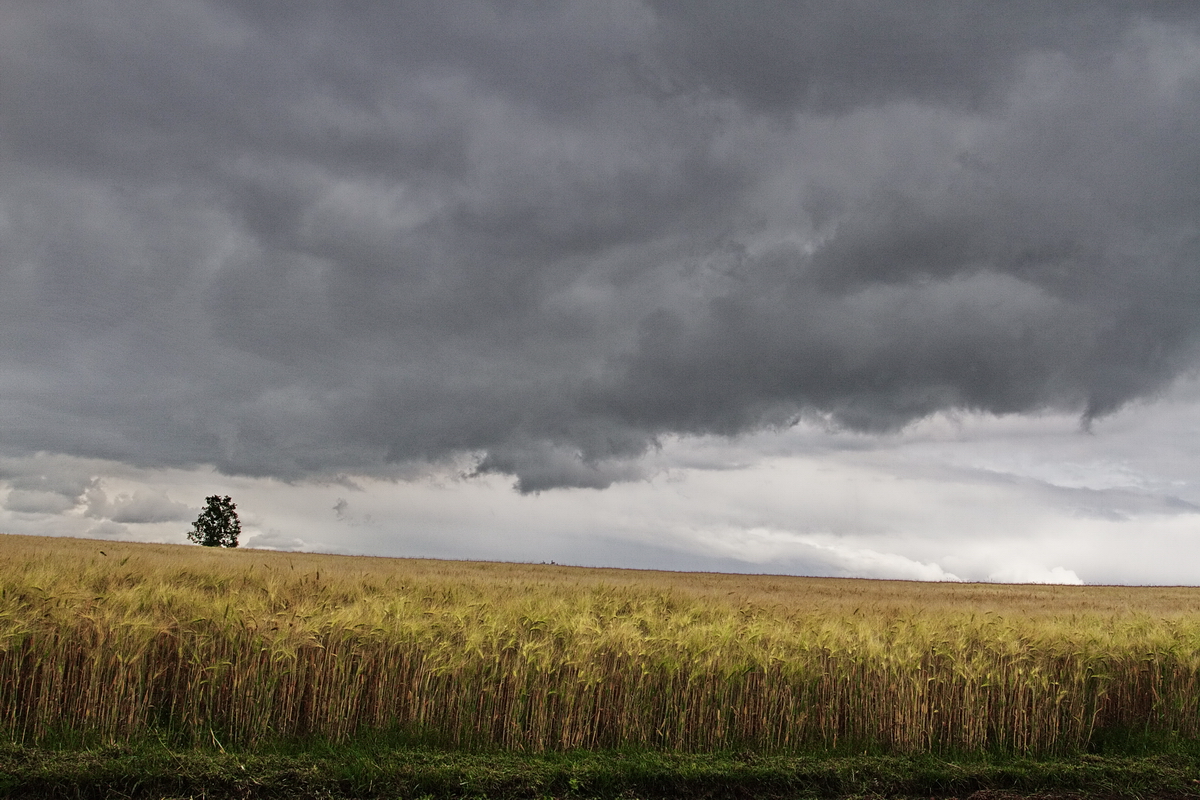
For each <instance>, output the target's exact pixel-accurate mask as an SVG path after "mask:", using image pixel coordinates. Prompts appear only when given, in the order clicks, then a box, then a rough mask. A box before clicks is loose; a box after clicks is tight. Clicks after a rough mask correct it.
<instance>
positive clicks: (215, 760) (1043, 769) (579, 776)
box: [0, 744, 1200, 800]
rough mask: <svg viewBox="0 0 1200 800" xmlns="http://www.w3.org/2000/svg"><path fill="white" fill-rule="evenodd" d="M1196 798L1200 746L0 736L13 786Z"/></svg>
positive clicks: (274, 792) (314, 793) (362, 794)
mask: <svg viewBox="0 0 1200 800" xmlns="http://www.w3.org/2000/svg"><path fill="white" fill-rule="evenodd" d="M973 794H975V795H976V796H977V797H979V798H985V797H991V798H1002V797H1009V798H1014V797H1043V798H1048V797H1088V798H1097V797H1107V798H1117V797H1129V798H1152V797H1153V798H1183V797H1197V798H1200V758H1197V757H1196V755H1195V754H1192V753H1185V752H1175V753H1167V754H1158V755H1136V756H1128V755H1125V756H1099V755H1084V756H1079V757H1074V758H1062V759H1027V758H987V757H964V758H963V759H961V760H946V759H941V758H935V757H931V756H907V757H906V756H870V755H864V756H786V757H785V756H770V757H756V756H754V755H752V754H702V755H681V754H666V753H654V752H575V753H565V754H539V755H523V754H517V753H505V752H500V753H466V752H456V751H439V750H432V749H422V748H407V749H384V748H370V747H365V746H357V747H341V748H336V747H312V748H309V749H297V750H296V751H294V752H283V751H278V750H277V751H275V752H269V751H259V752H232V751H224V752H223V751H220V750H203V749H190V750H179V749H172V748H168V747H164V746H162V745H157V744H143V745H137V746H114V747H100V748H90V749H82V748H75V749H50V748H34V747H26V746H19V745H7V746H0V796H2V797H7V798H16V799H17V800H22V799H23V798H39V799H40V798H72V799H73V800H89V799H91V798H95V799H96V800H100V799H101V798H103V799H104V800H110V799H114V800H115V798H126V799H131V798H154V800H161V799H162V798H194V799H195V800H225V799H226V798H238V799H239V800H246V799H247V798H260V797H261V798H295V799H296V800H304V799H305V798H313V799H314V800H316V799H317V798H320V800H338V799H341V798H345V799H347V800H348V799H349V798H354V799H355V800H370V799H373V798H380V799H382V798H388V799H389V800H395V799H397V798H405V799H406V800H407V799H408V798H413V800H416V799H417V798H428V799H429V800H432V799H434V798H437V799H438V800H440V799H441V798H456V799H457V798H463V799H464V800H485V799H486V800H510V799H513V800H515V799H516V798H522V799H525V798H528V799H529V800H544V799H546V798H564V799H570V798H574V799H577V800H587V799H588V798H605V800H608V799H612V800H617V799H621V800H632V799H633V798H641V800H659V799H661V800H667V799H668V798H680V799H681V800H682V798H687V800H718V799H719V798H738V800H742V799H743V798H744V799H745V800H750V798H754V799H755V800H771V799H772V798H780V799H782V798H810V797H812V798H815V797H823V798H854V797H876V798H878V797H904V798H916V797H925V798H931V797H936V798H949V797H963V798H965V797H969V796H971V795H973Z"/></svg>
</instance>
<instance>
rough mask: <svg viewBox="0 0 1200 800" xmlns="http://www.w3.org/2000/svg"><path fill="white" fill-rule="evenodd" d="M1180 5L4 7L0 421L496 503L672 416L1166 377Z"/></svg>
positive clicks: (1131, 394) (1032, 400)
mask: <svg viewBox="0 0 1200 800" xmlns="http://www.w3.org/2000/svg"><path fill="white" fill-rule="evenodd" d="M1198 21H1200V12H1197V11H1196V10H1195V9H1194V6H1193V5H1192V4H1189V3H1179V4H1173V3H1117V2H1110V3H1061V4H1054V5H1052V6H1048V5H1046V4H1041V3H982V2H981V3H961V2H955V3H950V2H947V3H936V2H931V3H915V2H914V3H868V2H857V3H838V4H829V3H811V4H804V3H800V4H790V3H768V2H763V3H746V4H739V5H729V4H723V3H673V2H649V3H645V4H643V3H637V2H625V3H603V4H601V3H592V2H578V3H569V2H519V3H494V4H493V3H484V2H474V3H467V2H463V3H455V2H429V3H416V2H409V3H398V4H383V5H381V4H377V3H342V4H338V5H337V6H336V8H334V7H330V6H325V5H319V4H305V3H298V4H286V5H277V4H271V3H248V2H247V3H235V2H228V3H222V2H207V3H206V2H178V3H159V2H154V3H150V2H137V0H109V1H108V2H101V1H100V0H96V1H95V2H82V3H77V4H71V5H70V6H69V7H68V6H63V5H53V4H44V3H32V2H17V3H12V4H10V5H8V6H6V8H5V11H4V12H3V23H4V24H3V25H2V26H0V96H3V98H4V102H3V103H2V104H0V341H3V350H2V355H0V358H2V360H0V446H2V447H3V448H4V450H5V451H6V452H7V453H8V454H10V455H19V454H22V453H31V452H58V453H66V454H72V455H78V456H89V457H103V458H110V459H118V460H122V461H126V462H129V463H133V464H138V465H143V466H145V465H151V466H152V465H189V464H198V463H212V464H215V465H217V466H218V467H219V468H220V469H222V470H225V471H229V472H241V473H248V474H259V475H271V476H276V477H280V478H284V479H298V478H304V477H316V476H321V477H328V476H330V475H335V474H338V473H343V472H350V473H353V472H364V473H384V474H389V473H390V474H399V473H398V472H397V470H401V469H403V468H405V467H404V465H406V464H408V465H411V464H422V463H429V462H434V463H445V464H456V465H459V468H462V466H461V465H462V464H463V463H464V462H463V459H464V458H466V459H467V463H469V464H471V465H473V466H468V467H466V468H467V469H472V468H474V469H478V470H479V471H482V472H502V473H508V474H513V475H516V476H517V477H518V479H519V484H518V485H519V487H520V488H521V489H522V490H524V491H537V490H541V489H547V488H553V487H555V486H563V485H569V486H587V487H603V486H606V485H608V484H609V483H611V482H612V481H614V480H625V479H630V478H632V477H636V476H637V475H638V474H639V473H638V467H637V463H636V459H637V457H638V456H639V455H640V454H643V453H644V452H646V450H647V449H648V448H651V447H653V446H654V444H655V442H656V440H657V438H658V437H659V436H662V435H665V434H672V433H720V434H737V433H740V432H745V431H750V430H755V429H759V428H763V427H770V426H781V425H787V424H789V423H791V422H792V421H794V420H795V419H797V418H799V417H803V416H818V417H822V418H826V419H829V420H831V421H832V422H833V423H835V424H839V425H846V426H850V427H854V428H858V429H863V430H889V429H895V428H897V427H899V426H902V425H904V424H905V423H907V422H909V421H912V420H914V419H918V418H920V417H922V416H924V415H927V414H930V413H932V412H935V411H938V410H944V409H962V408H969V409H978V410H983V411H988V412H995V413H1023V412H1031V411H1039V410H1043V409H1059V410H1064V409H1065V410H1071V411H1074V412H1077V413H1079V414H1081V415H1082V416H1083V417H1084V418H1085V419H1091V418H1093V417H1097V416H1102V415H1104V414H1106V413H1108V412H1111V411H1113V410H1114V409H1117V408H1119V407H1120V406H1121V405H1123V404H1124V403H1126V402H1128V401H1129V400H1131V399H1134V398H1139V397H1145V396H1150V395H1153V394H1154V393H1155V392H1157V391H1158V390H1160V389H1161V388H1162V387H1163V386H1165V385H1166V384H1167V383H1169V382H1170V381H1171V380H1172V379H1173V378H1174V377H1176V376H1177V375H1179V374H1180V373H1183V372H1187V371H1189V370H1192V369H1194V368H1195V363H1196V349H1195V345H1196V339H1197V333H1198V329H1200V313H1198V312H1200V308H1198V306H1200V270H1198V269H1197V256H1198V255H1200V239H1198V238H1197V228H1196V225H1197V222H1196V221H1197V219H1200V181H1198V180H1197V177H1198V176H1200V149H1198V148H1196V146H1195V142H1196V135H1197V133H1198V132H1200V130H1198V128H1200V125H1198V124H1197V122H1196V120H1197V119H1200V108H1198V100H1200V34H1198V33H1197V23H1198ZM85 488H86V487H82V488H79V490H78V491H76V492H75V493H74V494H70V492H69V491H60V490H59V489H57V488H39V487H33V486H20V487H18V486H16V485H14V486H13V491H14V492H31V493H35V494H30V495H29V496H25V495H23V494H22V495H19V496H16V497H15V498H13V499H12V500H11V502H15V503H16V504H17V505H22V504H23V505H24V506H28V507H30V508H32V507H34V506H37V507H39V508H40V507H43V506H46V505H47V504H50V505H53V504H55V503H58V504H59V505H61V504H62V502H66V500H65V499H64V500H55V499H54V497H51V495H54V496H55V497H62V498H66V499H69V498H75V497H78V496H80V495H81V493H82V492H83V491H84V490H85ZM106 502H107V501H106ZM156 502H157V501H156ZM127 505H128V508H124V509H123V510H122V511H120V514H119V515H124V516H121V519H120V520H117V517H115V516H114V517H112V519H114V520H117V521H123V520H125V518H126V517H128V521H140V520H142V519H143V518H147V519H148V518H153V519H159V518H165V517H164V516H163V515H164V514H166V515H170V514H176V513H180V512H179V511H178V509H175V508H174V506H171V507H170V508H168V506H166V505H162V504H161V503H159V504H157V505H156V504H155V503H151V502H150V501H148V500H147V501H146V502H144V503H143V502H142V501H141V500H139V501H138V502H137V503H135V502H134V501H133V500H132V499H131V500H129V504H127ZM135 505H136V506H137V508H134V506H135ZM159 506H161V508H160V507H159ZM114 508H115V507H114ZM126 512H128V513H126ZM113 513H118V512H116V511H114V512H113Z"/></svg>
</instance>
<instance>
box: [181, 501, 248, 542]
mask: <svg viewBox="0 0 1200 800" xmlns="http://www.w3.org/2000/svg"><path fill="white" fill-rule="evenodd" d="M205 499H206V500H207V501H208V506H207V507H206V508H205V509H204V513H202V514H201V515H200V516H199V517H197V518H196V521H195V522H193V523H192V529H191V530H190V531H188V535H187V537H188V538H189V539H191V540H192V541H193V542H195V543H196V544H202V545H204V546H205V547H237V544H238V534H240V533H241V532H242V523H241V520H239V519H238V515H237V511H236V509H237V506H236V505H234V504H233V501H232V500H230V499H229V496H228V495H226V496H225V497H218V496H217V495H215V494H214V495H213V496H212V497H208V498H205Z"/></svg>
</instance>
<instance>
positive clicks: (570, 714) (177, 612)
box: [0, 536, 1200, 753]
mask: <svg viewBox="0 0 1200 800" xmlns="http://www.w3.org/2000/svg"><path fill="white" fill-rule="evenodd" d="M1198 679H1200V590H1197V589H1190V588H1115V587H1044V586H996V585H978V584H968V585H962V584H926V583H908V582H892V581H863V580H830V579H811V578H790V577H776V576H734V575H714V574H684V573H665V572H639V571H629V570H607V569H582V568H569V567H556V566H537V565H518V564H493V563H470V562H445V561H427V560H405V559H380V558H357V557H340V556H323V555H305V554H287V553H274V552H266V551H254V550H233V551H225V550H215V549H209V548H200V547H191V546H173V545H135V544H121V543H112V542H100V541H87V540H74V539H50V538H32V537H19V536H0V729H3V730H5V731H7V735H8V736H9V738H10V739H13V740H16V741H18V742H26V743H37V742H41V741H47V740H51V739H54V738H56V737H63V736H82V737H91V738H93V739H98V740H102V741H118V742H119V741H123V740H136V739H142V738H145V737H146V736H147V735H153V736H160V737H164V738H165V739H168V740H170V741H176V742H181V743H189V742H192V743H197V742H200V743H207V742H210V741H211V742H217V743H223V744H228V745H232V744H238V745H253V744H256V743H262V742H269V741H275V740H283V739H293V738H296V737H299V738H304V737H310V736H316V737H320V738H323V739H328V740H332V741H339V740H344V739H347V738H350V737H360V736H362V735H363V734H364V733H367V732H370V731H375V730H378V731H386V732H388V733H389V734H402V735H407V736H409V737H412V738H413V740H415V741H420V742H425V743H430V744H441V745H449V746H455V747H470V748H489V747H500V748H506V749H512V750H519V751H534V752H536V751H553V750H568V749H572V748H589V749H601V748H615V747H643V748H644V747H650V748H655V749H663V750H682V751H738V750H753V751H755V752H762V753H786V752H800V751H811V750H819V749H830V748H838V747H867V748H874V749H877V750H880V751H884V752H898V753H905V752H907V753H921V752H956V751H978V750H984V749H991V750H999V751H1006V752H1014V753H1041V752H1065V753H1070V752H1076V751H1079V750H1082V749H1084V748H1086V747H1087V746H1088V745H1089V743H1090V742H1091V741H1092V740H1093V739H1094V738H1095V737H1097V736H1100V735H1103V734H1105V733H1108V732H1119V733H1127V732H1130V731H1132V732H1135V733H1137V732H1146V733H1151V734H1163V735H1168V736H1171V735H1177V736H1180V737H1185V738H1194V737H1196V735H1197V732H1198V731H1197V728H1198V727H1200V725H1198V716H1200V715H1198V711H1200V680H1198ZM66 721H70V722H66Z"/></svg>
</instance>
